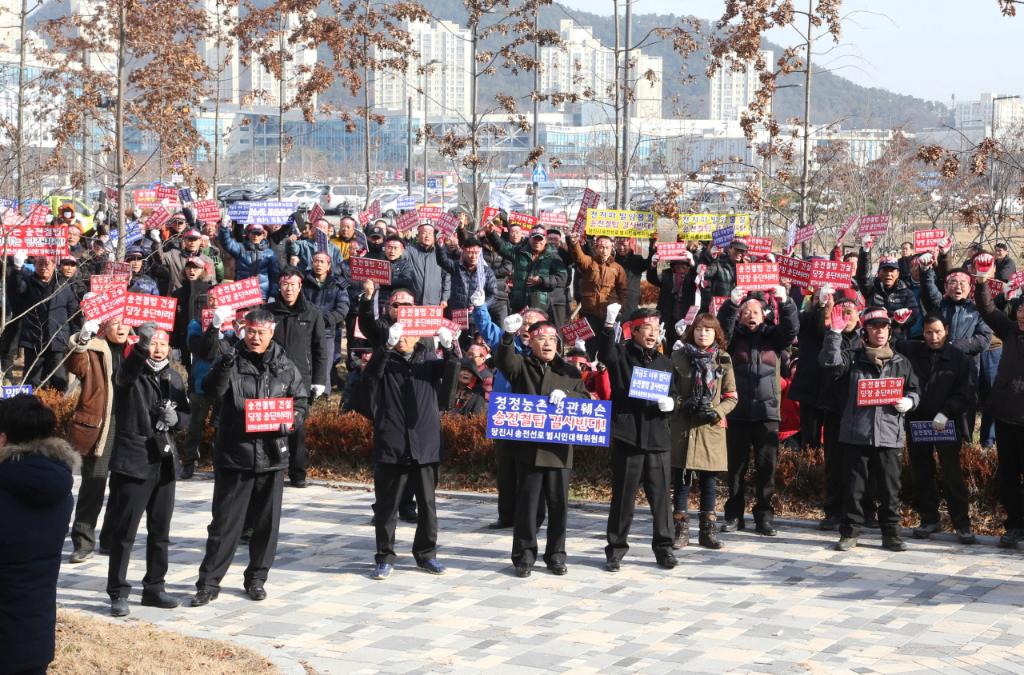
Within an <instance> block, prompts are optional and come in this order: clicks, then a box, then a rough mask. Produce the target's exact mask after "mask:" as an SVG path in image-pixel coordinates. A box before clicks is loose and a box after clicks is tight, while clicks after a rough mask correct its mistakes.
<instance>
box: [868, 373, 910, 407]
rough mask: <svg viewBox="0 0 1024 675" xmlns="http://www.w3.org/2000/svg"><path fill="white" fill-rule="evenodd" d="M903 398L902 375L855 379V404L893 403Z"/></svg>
mask: <svg viewBox="0 0 1024 675" xmlns="http://www.w3.org/2000/svg"><path fill="white" fill-rule="evenodd" d="M901 398H903V378H902V377H882V378H868V379H864V380H858V381H857V405H858V406H861V407H864V406H870V405H893V404H894V403H896V402H897V401H899V400H900V399H901Z"/></svg>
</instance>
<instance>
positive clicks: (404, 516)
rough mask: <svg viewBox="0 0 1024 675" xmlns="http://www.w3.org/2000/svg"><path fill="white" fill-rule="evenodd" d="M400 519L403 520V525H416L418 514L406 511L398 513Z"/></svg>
mask: <svg viewBox="0 0 1024 675" xmlns="http://www.w3.org/2000/svg"><path fill="white" fill-rule="evenodd" d="M398 519H399V520H401V521H402V522H403V523H415V522H416V512H415V511H405V512H403V511H399V512H398Z"/></svg>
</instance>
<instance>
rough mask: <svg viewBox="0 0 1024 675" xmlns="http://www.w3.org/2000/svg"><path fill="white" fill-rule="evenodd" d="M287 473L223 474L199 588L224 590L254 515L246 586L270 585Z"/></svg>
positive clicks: (216, 486)
mask: <svg viewBox="0 0 1024 675" xmlns="http://www.w3.org/2000/svg"><path fill="white" fill-rule="evenodd" d="M283 493H284V471H270V472H268V473H252V472H250V471H232V470H230V469H217V471H216V472H215V473H214V478H213V506H212V511H213V520H212V521H210V526H209V527H208V528H206V529H207V537H206V555H205V556H204V557H203V562H202V564H201V565H200V566H199V579H198V580H197V581H196V588H199V589H203V588H207V589H210V590H218V589H220V582H221V579H223V578H224V575H225V574H227V571H228V568H229V567H231V561H232V560H234V558H235V549H236V548H237V547H238V538H239V537H240V536H241V535H242V526H243V524H244V523H245V521H246V513H248V514H249V517H250V519H251V524H252V537H251V538H250V539H249V565H248V567H246V568H245V574H244V576H243V579H244V582H245V583H244V585H245V586H249V584H250V583H252V582H254V581H258V582H265V581H266V580H267V573H268V572H269V571H270V567H271V566H272V565H273V564H274V556H275V555H277V534H278V529H279V528H280V526H281V500H282V495H283Z"/></svg>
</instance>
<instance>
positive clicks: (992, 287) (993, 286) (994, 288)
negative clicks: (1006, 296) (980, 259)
mask: <svg viewBox="0 0 1024 675" xmlns="http://www.w3.org/2000/svg"><path fill="white" fill-rule="evenodd" d="M1005 291H1006V284H1004V283H1003V282H1002V281H1000V280H999V279H989V280H988V293H989V296H991V297H993V298H994V297H996V296H998V295H1000V294H1001V293H1003V292H1005Z"/></svg>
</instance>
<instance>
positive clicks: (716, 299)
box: [708, 295, 729, 318]
mask: <svg viewBox="0 0 1024 675" xmlns="http://www.w3.org/2000/svg"><path fill="white" fill-rule="evenodd" d="M728 299H729V298H727V297H725V296H724V295H716V296H713V297H712V298H711V304H710V305H709V306H708V311H709V312H710V313H711V316H713V317H716V318H717V317H718V310H720V309H722V305H724V304H725V301H726V300H728Z"/></svg>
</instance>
